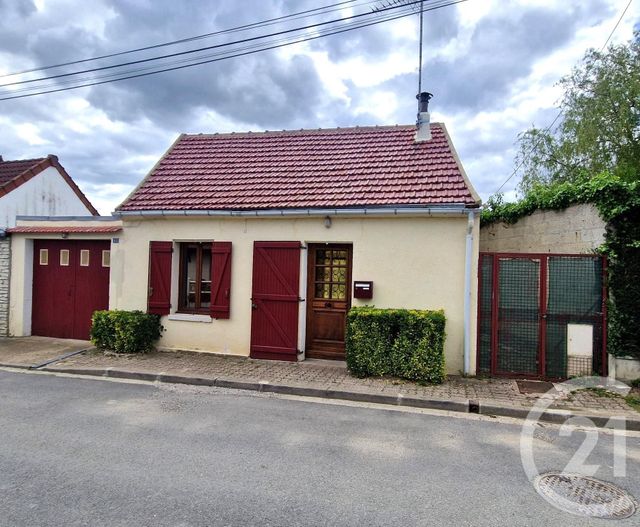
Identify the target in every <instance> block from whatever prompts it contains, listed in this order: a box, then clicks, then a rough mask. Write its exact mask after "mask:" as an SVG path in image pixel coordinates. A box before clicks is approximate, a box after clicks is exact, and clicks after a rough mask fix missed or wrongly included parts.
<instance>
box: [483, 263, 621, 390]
mask: <svg viewBox="0 0 640 527" xmlns="http://www.w3.org/2000/svg"><path fill="white" fill-rule="evenodd" d="M483 256H491V257H492V259H493V263H492V267H491V273H492V291H491V353H490V364H489V371H490V375H492V376H495V377H514V378H537V379H547V380H562V379H556V378H552V377H546V376H545V374H544V373H545V366H546V331H547V270H548V264H549V257H563V258H594V259H596V258H599V259H601V260H602V306H601V312H602V352H601V355H602V357H601V360H602V374H601V375H602V376H604V377H606V376H607V375H608V371H609V364H608V361H607V259H606V257H605V256H600V255H591V254H577V253H512V252H504V253H494V252H480V255H479V257H478V291H481V290H482V258H483ZM500 258H529V259H539V260H540V301H539V307H540V325H539V337H538V338H539V350H538V358H539V360H538V374H537V375H534V376H532V375H528V374H516V373H500V372H497V371H496V364H497V359H498V300H499V299H498V294H499V293H498V292H499V289H498V287H497V284H498V271H499V259H500ZM481 314H482V309H481V302H480V301H479V300H478V308H477V323H476V374H477V375H480V374H481V372H480V316H481Z"/></svg>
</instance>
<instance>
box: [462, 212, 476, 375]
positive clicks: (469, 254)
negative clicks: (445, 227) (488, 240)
mask: <svg viewBox="0 0 640 527" xmlns="http://www.w3.org/2000/svg"><path fill="white" fill-rule="evenodd" d="M474 223H475V218H474V212H471V211H469V213H468V217H467V239H466V249H465V257H464V374H465V375H471V374H472V372H471V268H472V259H473V227H474Z"/></svg>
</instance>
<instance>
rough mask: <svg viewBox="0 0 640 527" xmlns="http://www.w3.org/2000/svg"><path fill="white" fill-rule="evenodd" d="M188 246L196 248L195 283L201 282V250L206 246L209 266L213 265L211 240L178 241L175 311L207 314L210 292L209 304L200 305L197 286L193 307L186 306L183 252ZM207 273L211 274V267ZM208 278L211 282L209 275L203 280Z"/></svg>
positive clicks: (185, 271)
mask: <svg viewBox="0 0 640 527" xmlns="http://www.w3.org/2000/svg"><path fill="white" fill-rule="evenodd" d="M189 248H196V284H202V282H203V276H202V252H203V249H206V248H208V249H209V253H210V254H211V257H210V258H211V259H210V266H213V242H212V241H207V242H178V251H177V252H178V258H179V265H178V306H177V307H178V308H177V309H176V313H188V314H194V315H204V314H206V315H209V314H210V311H211V302H212V299H211V294H212V292H211V291H210V292H209V298H210V300H209V304H210V305H209V306H205V307H202V306H201V305H200V304H201V302H202V299H201V297H202V290H201V288H200V287H199V286H197V287H196V290H195V295H196V298H195V305H196V307H195V308H190V307H188V306H187V295H188V291H187V280H186V279H187V266H186V265H185V260H186V255H185V252H186V251H187V250H188V249H189ZM209 274H210V275H211V267H210V269H209ZM207 279H208V280H209V282H211V276H209V277H208V278H205V280H207Z"/></svg>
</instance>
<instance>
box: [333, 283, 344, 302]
mask: <svg viewBox="0 0 640 527" xmlns="http://www.w3.org/2000/svg"><path fill="white" fill-rule="evenodd" d="M331 298H333V299H335V300H344V299H345V286H344V285H335V284H334V285H332V286H331Z"/></svg>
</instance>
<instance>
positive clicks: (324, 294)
mask: <svg viewBox="0 0 640 527" xmlns="http://www.w3.org/2000/svg"><path fill="white" fill-rule="evenodd" d="M330 295H331V285H329V284H316V294H315V297H316V298H331V296H330Z"/></svg>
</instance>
